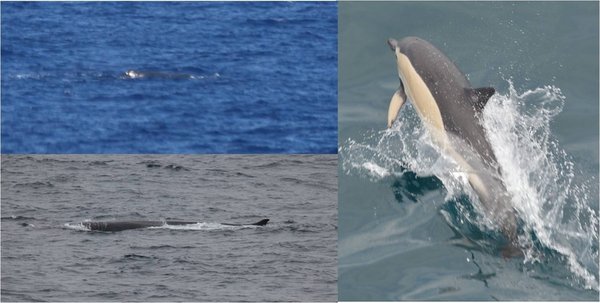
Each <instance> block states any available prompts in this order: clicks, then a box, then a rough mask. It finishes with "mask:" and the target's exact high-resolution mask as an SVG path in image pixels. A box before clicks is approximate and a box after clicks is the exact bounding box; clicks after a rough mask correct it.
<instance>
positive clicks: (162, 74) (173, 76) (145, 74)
mask: <svg viewBox="0 0 600 303" xmlns="http://www.w3.org/2000/svg"><path fill="white" fill-rule="evenodd" d="M122 77H123V78H126V79H168V80H187V79H197V78H202V76H196V75H193V74H188V73H181V72H166V71H152V70H134V69H130V70H127V71H126V72H124V73H123V74H122Z"/></svg>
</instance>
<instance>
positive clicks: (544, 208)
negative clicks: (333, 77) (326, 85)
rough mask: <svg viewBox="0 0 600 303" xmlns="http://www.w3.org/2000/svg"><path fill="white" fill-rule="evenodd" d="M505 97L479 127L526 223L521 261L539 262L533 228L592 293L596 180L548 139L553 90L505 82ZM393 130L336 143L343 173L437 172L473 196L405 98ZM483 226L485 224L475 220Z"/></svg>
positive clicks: (557, 99) (557, 100)
mask: <svg viewBox="0 0 600 303" xmlns="http://www.w3.org/2000/svg"><path fill="white" fill-rule="evenodd" d="M508 82H509V92H508V94H506V95H503V94H500V93H496V95H494V96H493V97H492V98H491V99H490V101H489V102H488V105H487V106H486V108H485V110H484V113H483V119H482V124H483V126H484V128H485V129H486V131H487V134H488V140H489V141H490V143H491V145H492V148H493V149H494V152H495V154H496V157H497V159H498V162H499V165H500V166H501V169H502V174H503V179H504V181H505V185H506V188H507V190H508V191H509V192H510V194H511V195H512V197H513V199H512V201H511V202H512V206H513V207H514V208H515V209H516V210H517V212H518V213H519V216H520V217H521V219H522V220H523V221H524V223H525V231H526V233H525V235H524V236H522V237H521V238H520V239H519V240H520V241H521V242H522V243H523V244H524V247H531V248H530V249H529V251H526V258H525V260H524V262H526V263H536V262H539V260H538V259H537V258H538V257H537V256H539V255H540V254H539V253H538V252H536V251H533V250H535V249H536V248H535V246H534V245H532V243H533V241H534V240H533V239H531V237H530V236H529V235H530V232H533V233H534V234H535V236H536V237H537V241H539V242H540V243H541V244H542V245H543V246H544V247H547V248H549V249H551V250H554V251H556V252H558V253H560V254H561V255H563V256H564V257H565V260H566V265H567V267H568V268H569V270H570V271H571V272H572V273H573V274H574V277H575V279H574V280H576V281H581V283H577V284H581V285H583V287H584V288H587V289H594V290H598V288H599V287H598V276H597V275H598V214H597V212H596V211H595V210H594V209H592V208H591V207H590V205H591V204H592V203H597V202H598V201H597V200H595V199H596V197H597V196H598V193H597V192H595V187H594V186H595V185H594V184H596V183H597V182H598V180H596V179H594V180H580V179H578V178H577V176H578V175H579V171H578V170H577V168H576V165H575V163H573V160H572V158H571V157H569V155H568V154H567V153H566V152H565V151H564V150H563V149H561V148H560V146H559V145H558V141H557V140H556V139H555V138H554V137H553V136H552V133H551V129H550V122H551V121H552V119H553V118H554V117H556V115H558V114H559V113H560V112H561V111H562V108H563V105H564V102H565V97H564V96H563V95H562V93H561V91H560V89H559V88H557V87H554V86H545V87H541V88H536V89H534V90H528V91H526V92H524V93H521V94H519V93H518V92H517V91H516V90H515V88H514V86H513V84H512V82H511V81H508ZM405 107H406V108H404V109H403V110H402V111H401V112H400V117H399V118H398V121H397V123H395V125H394V127H393V128H392V129H386V130H381V131H371V132H368V133H366V134H365V135H364V136H363V138H362V139H360V140H355V139H348V140H347V141H346V142H344V143H343V144H342V145H341V146H340V148H339V154H340V157H341V159H342V169H343V170H344V172H345V173H346V174H354V175H359V176H366V177H367V178H369V179H370V180H371V181H373V182H380V181H382V180H385V179H386V178H390V177H392V178H394V177H397V176H400V175H402V173H403V172H404V171H405V170H410V171H412V172H414V173H416V174H417V175H418V176H421V177H425V176H436V177H437V178H438V179H440V180H441V181H442V183H443V184H444V187H445V189H446V190H447V200H449V199H450V198H452V197H455V196H456V195H457V194H461V193H467V194H468V195H469V196H470V197H474V199H477V198H476V196H475V195H473V192H472V190H471V189H470V186H468V183H467V182H465V178H464V174H462V173H461V172H460V170H459V169H458V167H457V166H456V164H455V163H454V162H453V161H452V160H451V159H449V158H447V157H446V156H445V155H443V154H441V153H440V152H439V151H438V149H437V147H436V146H434V145H433V144H432V143H431V140H430V138H429V136H428V134H427V132H426V131H425V129H424V127H423V126H422V125H421V122H420V120H419V119H418V117H417V114H416V113H415V111H414V109H413V108H412V106H411V105H410V103H408V104H407V105H405ZM475 223H479V224H478V225H480V226H489V225H488V224H486V222H475Z"/></svg>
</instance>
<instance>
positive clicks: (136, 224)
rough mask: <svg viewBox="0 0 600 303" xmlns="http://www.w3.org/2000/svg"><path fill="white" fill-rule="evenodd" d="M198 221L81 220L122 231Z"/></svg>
mask: <svg viewBox="0 0 600 303" xmlns="http://www.w3.org/2000/svg"><path fill="white" fill-rule="evenodd" d="M268 222H269V219H262V220H260V221H258V222H256V223H250V224H238V223H221V224H222V225H228V226H245V225H255V226H265V225H267V223H268ZM197 223H198V221H170V220H167V221H105V222H82V223H81V224H83V226H85V227H87V228H89V229H90V230H95V231H123V230H128V229H137V228H148V227H158V226H163V225H165V224H168V225H188V224H197Z"/></svg>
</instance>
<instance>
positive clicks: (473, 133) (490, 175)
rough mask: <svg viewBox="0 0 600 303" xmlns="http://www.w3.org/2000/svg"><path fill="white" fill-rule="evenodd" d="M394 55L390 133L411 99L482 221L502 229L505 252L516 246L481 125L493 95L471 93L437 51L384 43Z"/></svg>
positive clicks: (407, 42)
mask: <svg viewBox="0 0 600 303" xmlns="http://www.w3.org/2000/svg"><path fill="white" fill-rule="evenodd" d="M387 42H388V45H389V46H390V48H391V49H392V51H393V52H394V54H395V55H396V65H397V69H398V76H399V78H400V87H399V88H398V90H396V92H395V93H394V94H393V96H392V98H391V100H390V105H389V109H388V121H387V125H388V128H389V127H391V126H392V125H393V123H394V121H395V120H396V117H397V116H398V112H399V111H400V109H401V107H402V105H403V104H405V102H406V100H407V99H410V100H411V102H412V104H413V105H414V108H415V109H416V112H417V113H418V116H419V117H420V119H421V121H423V124H424V125H425V127H426V129H427V130H428V132H429V134H430V135H431V137H432V141H433V142H434V144H436V145H437V146H438V147H440V149H441V150H442V151H443V152H444V154H446V155H448V156H450V157H451V158H452V159H453V160H454V161H455V162H456V163H457V164H458V165H459V167H460V169H461V170H462V172H464V173H466V175H467V178H468V181H469V183H470V185H471V187H472V188H473V189H474V190H475V192H476V194H477V196H478V197H479V200H480V202H481V206H482V207H483V210H484V212H485V215H486V217H487V218H488V219H490V221H492V222H493V223H495V224H498V225H499V226H500V229H501V231H502V232H503V234H504V235H505V236H506V237H507V240H508V241H509V246H511V247H514V245H516V241H517V219H516V214H515V210H514V208H513V207H512V206H511V204H510V198H511V197H510V195H509V194H508V191H507V190H506V187H505V185H504V182H503V181H502V174H501V172H500V167H499V165H498V161H497V160H496V156H495V154H494V151H493V150H492V148H491V145H490V143H489V142H488V140H487V138H486V135H485V130H484V129H483V126H482V125H481V123H480V121H479V119H480V117H481V112H482V111H483V108H484V107H485V105H486V103H487V102H488V100H489V99H490V97H491V96H492V95H494V93H495V89H494V88H492V87H482V88H473V87H472V86H471V83H469V80H468V79H467V77H466V76H465V75H464V74H463V73H462V72H461V71H460V70H459V69H458V67H457V66H456V65H455V64H454V63H453V62H452V61H451V60H450V59H449V58H448V57H447V56H446V55H444V53H442V52H441V51H440V50H439V49H437V48H436V47H435V46H433V45H432V44H431V43H429V42H427V41H425V40H423V39H421V38H417V37H406V38H404V39H402V40H400V41H397V40H395V39H388V41H387Z"/></svg>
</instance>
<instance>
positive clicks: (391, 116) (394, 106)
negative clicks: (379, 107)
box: [387, 86, 406, 128]
mask: <svg viewBox="0 0 600 303" xmlns="http://www.w3.org/2000/svg"><path fill="white" fill-rule="evenodd" d="M405 102H406V94H405V93H404V89H403V88H402V86H400V87H399V88H398V90H396V92H395V93H394V95H393V96H392V100H390V107H389V109H388V121H387V127H388V128H390V127H392V124H393V123H394V120H396V117H398V112H399V111H400V108H401V107H402V105H404V103H405Z"/></svg>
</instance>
